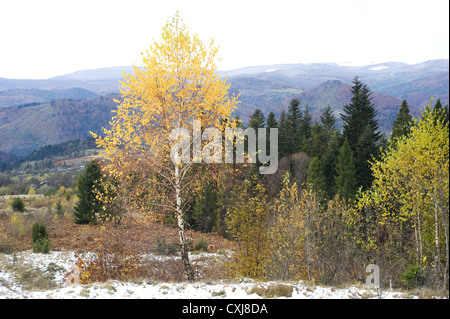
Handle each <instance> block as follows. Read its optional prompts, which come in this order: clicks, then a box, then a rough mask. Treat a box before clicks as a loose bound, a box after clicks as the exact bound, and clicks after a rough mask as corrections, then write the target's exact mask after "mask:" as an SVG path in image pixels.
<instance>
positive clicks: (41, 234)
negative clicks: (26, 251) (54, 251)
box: [31, 222, 50, 254]
mask: <svg viewBox="0 0 450 319" xmlns="http://www.w3.org/2000/svg"><path fill="white" fill-rule="evenodd" d="M31 238H32V240H33V252H39V253H44V254H46V253H48V252H49V251H50V239H49V238H48V232H47V227H46V226H45V225H44V224H41V223H39V222H34V223H33V226H32V227H31Z"/></svg>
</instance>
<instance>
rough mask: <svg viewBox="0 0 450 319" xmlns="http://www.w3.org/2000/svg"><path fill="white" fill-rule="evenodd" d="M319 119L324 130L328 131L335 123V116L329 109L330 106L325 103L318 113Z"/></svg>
mask: <svg viewBox="0 0 450 319" xmlns="http://www.w3.org/2000/svg"><path fill="white" fill-rule="evenodd" d="M320 121H321V122H322V124H323V126H324V128H325V130H326V131H327V132H330V131H331V130H332V129H333V128H334V125H335V124H336V118H335V116H334V114H333V111H332V110H331V106H330V105H329V104H327V105H326V106H325V108H324V109H323V110H322V114H320Z"/></svg>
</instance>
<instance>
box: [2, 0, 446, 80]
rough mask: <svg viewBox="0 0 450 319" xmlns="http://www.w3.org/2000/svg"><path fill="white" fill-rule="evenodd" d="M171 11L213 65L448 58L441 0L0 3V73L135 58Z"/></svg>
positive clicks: (43, 73) (66, 69) (42, 73)
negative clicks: (216, 59) (210, 49)
mask: <svg viewBox="0 0 450 319" xmlns="http://www.w3.org/2000/svg"><path fill="white" fill-rule="evenodd" d="M177 10H178V11H179V14H180V16H181V18H182V19H183V20H184V22H185V23H186V24H187V25H188V27H189V29H190V31H191V32H193V33H197V34H198V35H199V36H200V37H201V38H202V39H204V40H208V39H209V38H213V39H214V40H215V43H216V44H217V45H219V48H220V49H219V56H220V57H221V58H222V62H221V63H219V65H218V68H219V69H220V70H230V69H235V68H240V67H245V66H252V65H269V64H276V63H280V64H284V63H313V62H336V63H345V62H352V63H358V64H368V63H371V62H388V61H400V62H406V63H419V62H423V61H426V60H431V59H441V58H444V59H448V57H449V40H448V38H449V1H448V0H373V1H372V0H297V1H288V0H276V1H273V0H271V1H262V0H258V1H251V0H238V1H236V0H221V1H215V0H209V1H206V0H204V1H202V0H197V1H194V0H184V1H182V0H180V1H175V0H160V1H149V0H147V1H143V0H142V1H141V0H120V1H116V0H105V1H103V0H86V1H85V0H74V1H72V0H53V1H52V0H38V1H37V0H31V1H27V0H14V1H9V0H0V77H4V78H41V79H44V78H49V77H52V76H56V75H61V74H66V73H70V72H74V71H77V70H84V69H93V68H101V67H110V66H123V65H140V64H141V55H140V53H141V52H142V51H145V50H146V49H147V48H148V47H149V45H150V44H151V43H152V42H153V39H156V40H158V39H159V35H160V34H161V28H162V27H163V26H164V25H165V23H166V22H167V20H168V19H171V18H172V17H173V16H174V15H175V13H176V12H177Z"/></svg>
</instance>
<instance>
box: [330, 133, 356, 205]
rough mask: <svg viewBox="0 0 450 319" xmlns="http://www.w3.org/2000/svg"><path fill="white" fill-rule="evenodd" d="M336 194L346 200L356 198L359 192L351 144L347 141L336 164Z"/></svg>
mask: <svg viewBox="0 0 450 319" xmlns="http://www.w3.org/2000/svg"><path fill="white" fill-rule="evenodd" d="M335 182H336V185H335V193H336V194H338V195H340V196H341V197H342V198H344V199H345V200H352V199H354V198H355V195H356V192H357V190H358V185H357V179H356V168H355V163H354V159H353V153H352V149H351V148H350V143H349V142H348V141H347V140H345V141H344V144H343V145H342V147H341V150H340V152H339V156H338V159H337V163H336V178H335Z"/></svg>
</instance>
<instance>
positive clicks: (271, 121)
mask: <svg viewBox="0 0 450 319" xmlns="http://www.w3.org/2000/svg"><path fill="white" fill-rule="evenodd" d="M266 127H267V128H277V127H278V123H277V120H276V119H275V114H273V112H269V115H268V116H267V123H266Z"/></svg>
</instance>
